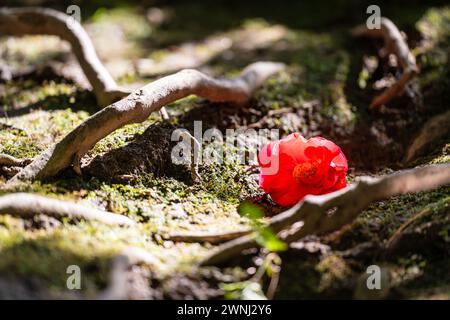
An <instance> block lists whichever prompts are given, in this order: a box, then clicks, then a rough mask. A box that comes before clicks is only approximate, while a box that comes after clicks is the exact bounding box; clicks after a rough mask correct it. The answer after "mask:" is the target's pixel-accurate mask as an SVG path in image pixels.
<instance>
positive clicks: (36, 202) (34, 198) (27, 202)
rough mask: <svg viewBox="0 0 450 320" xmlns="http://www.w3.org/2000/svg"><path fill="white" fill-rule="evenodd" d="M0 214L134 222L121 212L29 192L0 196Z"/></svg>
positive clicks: (122, 223) (130, 223)
mask: <svg viewBox="0 0 450 320" xmlns="http://www.w3.org/2000/svg"><path fill="white" fill-rule="evenodd" d="M0 214H9V215H12V216H16V217H21V218H31V217H33V216H35V215H38V214H45V215H48V216H51V217H55V218H63V217H69V218H71V219H73V218H76V219H84V220H97V221H101V222H103V223H106V224H110V225H132V224H134V222H133V220H131V219H130V218H128V217H125V216H122V215H119V214H115V213H112V212H106V211H102V210H98V209H94V208H88V207H85V206H82V205H80V204H77V203H72V202H67V201H62V200H57V199H52V198H47V197H43V196H38V195H34V194H27V193H12V194H8V195H4V196H0Z"/></svg>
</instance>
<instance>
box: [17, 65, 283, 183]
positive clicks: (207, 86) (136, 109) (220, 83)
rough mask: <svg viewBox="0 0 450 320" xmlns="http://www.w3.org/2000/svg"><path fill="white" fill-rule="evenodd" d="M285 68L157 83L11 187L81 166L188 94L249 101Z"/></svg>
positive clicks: (55, 149)
mask: <svg viewBox="0 0 450 320" xmlns="http://www.w3.org/2000/svg"><path fill="white" fill-rule="evenodd" d="M282 68H283V65H282V64H279V63H272V62H257V63H254V64H251V65H250V66H248V67H247V68H245V69H244V70H243V71H242V73H241V74H240V75H239V76H238V77H236V78H233V79H230V80H227V79H214V78H211V77H209V76H207V75H205V74H203V73H201V72H199V71H196V70H183V71H180V72H178V73H176V74H173V75H170V76H167V77H164V78H161V79H159V80H156V81H154V82H152V83H150V84H148V85H146V86H144V87H142V88H141V89H138V90H136V91H135V92H133V93H132V94H130V95H129V96H128V97H126V98H124V99H122V100H120V101H118V102H116V103H113V104H111V105H109V106H108V107H106V108H104V109H102V110H100V111H99V112H97V113H96V114H94V115H92V116H91V117H89V118H88V119H87V120H86V121H84V122H83V123H82V124H80V125H79V126H78V127H76V128H75V129H74V130H73V131H72V132H70V133H69V134H68V135H67V136H66V137H64V138H63V139H62V140H61V141H60V142H59V143H57V144H56V145H55V146H52V147H51V148H49V149H48V150H46V151H44V152H43V153H42V154H41V155H39V156H38V157H36V158H35V159H34V161H33V162H32V163H31V164H29V165H28V166H27V167H25V168H24V169H23V170H22V171H21V172H20V173H19V174H17V175H16V176H14V177H13V178H12V179H11V180H10V182H9V183H11V184H12V183H15V182H18V181H24V180H34V179H45V178H50V177H53V176H55V175H56V174H57V173H59V172H60V171H61V170H63V169H65V168H67V167H69V166H70V165H71V164H75V165H78V163H79V160H80V158H81V157H82V156H83V155H84V154H85V153H86V152H87V151H89V150H90V149H91V148H92V147H93V146H94V145H95V144H96V143H97V142H98V141H99V140H101V139H102V138H104V137H106V136H107V135H108V134H110V133H111V132H113V131H114V130H116V129H118V128H120V127H123V126H124V125H127V124H131V123H140V122H143V121H144V120H145V119H147V118H148V116H149V115H150V114H151V113H152V112H155V111H158V110H160V109H161V108H162V107H163V106H164V105H166V104H168V103H171V102H173V101H176V100H178V99H181V98H184V97H186V96H188V95H192V94H194V95H197V96H200V97H204V98H206V99H209V100H211V101H216V102H218V101H228V102H233V103H236V104H240V103H244V102H246V101H247V100H248V99H249V98H250V96H251V94H252V93H253V92H254V91H255V89H256V88H258V87H259V86H260V85H261V84H262V83H263V82H264V81H265V80H266V79H267V77H269V76H270V75H272V74H274V73H276V72H278V71H279V70H280V69H282ZM149 152H151V150H149Z"/></svg>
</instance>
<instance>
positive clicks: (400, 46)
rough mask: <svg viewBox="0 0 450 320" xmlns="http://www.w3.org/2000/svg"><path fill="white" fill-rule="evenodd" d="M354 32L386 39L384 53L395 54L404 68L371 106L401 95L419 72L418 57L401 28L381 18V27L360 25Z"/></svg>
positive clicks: (377, 105) (376, 106)
mask: <svg viewBox="0 0 450 320" xmlns="http://www.w3.org/2000/svg"><path fill="white" fill-rule="evenodd" d="M352 34H353V35H354V36H366V37H370V38H382V39H383V41H384V53H385V54H387V55H389V54H394V55H395V56H396V57H397V60H398V62H399V64H400V66H401V68H402V71H403V73H402V76H401V77H400V79H399V80H398V81H397V82H396V83H395V84H394V85H392V86H391V87H390V88H388V89H386V90H385V91H384V92H382V93H381V94H380V95H378V96H376V97H375V98H374V99H373V100H372V102H371V104H370V108H371V109H376V108H379V107H381V106H382V105H383V104H386V103H387V102H389V101H390V100H392V99H393V98H394V97H395V96H397V95H400V94H401V93H402V92H403V90H404V89H405V86H406V85H407V84H408V82H409V81H410V80H411V79H412V78H414V77H415V76H416V75H417V74H418V73H419V68H418V67H417V64H416V58H415V57H414V55H413V54H412V53H411V51H410V50H409V48H408V44H407V43H406V41H405V38H404V36H403V35H402V33H401V32H400V30H399V29H398V28H397V26H396V25H395V24H394V23H393V22H392V21H391V20H389V19H388V18H384V17H383V18H381V28H380V29H368V28H367V27H366V26H358V27H356V28H354V29H353V30H352Z"/></svg>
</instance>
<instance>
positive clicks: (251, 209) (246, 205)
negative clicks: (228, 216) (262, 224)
mask: <svg viewBox="0 0 450 320" xmlns="http://www.w3.org/2000/svg"><path fill="white" fill-rule="evenodd" d="M238 212H239V214H240V215H241V216H244V217H247V218H249V219H250V220H252V221H253V222H255V221H256V220H258V219H261V218H262V217H263V216H264V212H263V211H262V210H261V208H260V207H258V206H257V205H255V204H253V203H250V202H243V203H241V204H240V205H239V208H238Z"/></svg>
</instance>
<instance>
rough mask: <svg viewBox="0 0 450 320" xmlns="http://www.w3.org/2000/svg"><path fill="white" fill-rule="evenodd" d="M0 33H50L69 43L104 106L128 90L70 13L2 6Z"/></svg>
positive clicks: (0, 11) (99, 101) (0, 10)
mask: <svg viewBox="0 0 450 320" xmlns="http://www.w3.org/2000/svg"><path fill="white" fill-rule="evenodd" d="M0 33H2V34H7V35H13V36H23V35H41V34H44V35H53V36H57V37H59V38H61V39H63V40H66V41H67V42H69V43H70V45H71V47H72V51H73V52H74V54H75V56H76V57H77V60H78V63H79V64H80V67H81V69H82V70H83V72H84V74H85V76H86V78H87V79H88V81H89V83H90V84H91V86H92V89H93V91H94V94H95V96H96V98H97V102H98V103H99V104H100V105H101V106H107V105H109V104H111V103H112V102H114V101H117V100H118V99H120V98H123V97H125V96H127V95H128V94H129V93H130V92H129V91H127V90H124V89H122V88H120V87H119V86H118V85H117V84H116V82H115V81H114V79H113V78H112V76H111V75H110V74H109V72H108V70H106V68H105V66H104V65H103V64H102V63H101V61H100V59H99V58H98V56H97V53H96V51H95V48H94V45H93V44H92V41H91V39H90V38H89V35H88V34H87V33H86V31H85V30H84V28H83V26H82V25H81V24H80V23H79V22H78V21H77V20H75V19H74V18H72V17H71V16H68V15H66V14H64V13H62V12H59V11H56V10H53V9H49V8H37V7H31V8H1V9H0Z"/></svg>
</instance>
